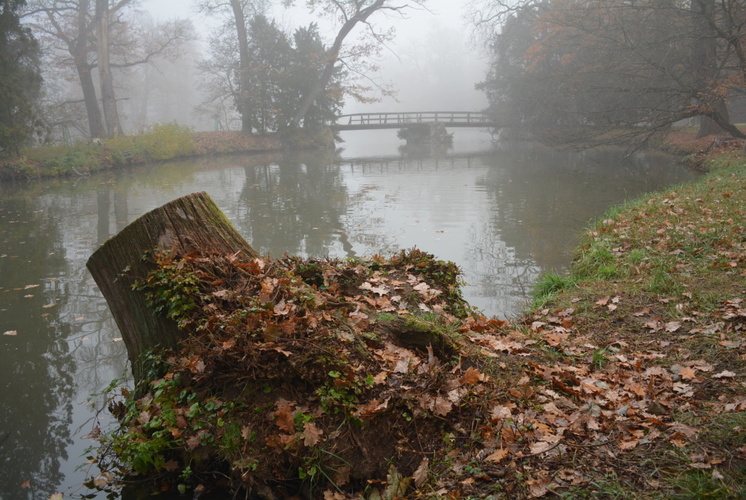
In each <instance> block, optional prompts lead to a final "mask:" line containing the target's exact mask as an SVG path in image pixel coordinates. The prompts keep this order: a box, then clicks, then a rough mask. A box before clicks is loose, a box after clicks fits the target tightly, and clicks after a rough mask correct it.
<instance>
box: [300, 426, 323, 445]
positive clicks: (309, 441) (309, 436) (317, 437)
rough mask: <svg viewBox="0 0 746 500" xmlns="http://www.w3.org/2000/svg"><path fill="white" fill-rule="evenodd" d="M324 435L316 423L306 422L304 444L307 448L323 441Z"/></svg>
mask: <svg viewBox="0 0 746 500" xmlns="http://www.w3.org/2000/svg"><path fill="white" fill-rule="evenodd" d="M323 433H324V431H323V430H321V429H319V428H318V427H317V426H316V424H315V423H313V422H306V424H305V425H304V426H303V444H304V445H306V446H314V445H316V444H317V443H318V442H319V441H321V435H322V434H323Z"/></svg>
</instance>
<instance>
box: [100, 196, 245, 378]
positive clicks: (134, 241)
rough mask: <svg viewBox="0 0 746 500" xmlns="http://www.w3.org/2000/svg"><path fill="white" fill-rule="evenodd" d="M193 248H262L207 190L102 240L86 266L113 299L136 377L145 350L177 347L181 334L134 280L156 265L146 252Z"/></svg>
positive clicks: (111, 303) (226, 250)
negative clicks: (235, 224)
mask: <svg viewBox="0 0 746 500" xmlns="http://www.w3.org/2000/svg"><path fill="white" fill-rule="evenodd" d="M168 250H173V251H174V252H176V253H178V254H187V253H189V252H191V251H194V250H200V251H202V252H210V251H214V252H218V253H222V254H234V253H236V252H242V253H244V254H245V255H247V256H250V257H258V253H257V252H256V250H254V249H253V248H252V247H251V245H250V244H249V243H248V242H247V241H246V240H245V239H244V238H243V237H242V236H241V235H240V234H239V233H238V231H236V229H235V228H234V227H233V225H232V224H231V223H230V221H229V220H228V219H227V218H226V216H225V215H224V214H223V212H222V211H221V210H220V209H219V208H218V207H217V205H215V202H213V200H212V199H211V198H210V197H209V196H208V195H207V193H203V192H202V193H193V194H190V195H187V196H184V197H182V198H178V199H176V200H174V201H172V202H170V203H168V204H166V205H163V206H162V207H160V208H157V209H155V210H152V211H151V212H148V213H147V214H145V215H143V216H142V217H140V218H139V219H137V220H135V221H134V222H132V223H131V224H129V225H128V226H127V227H125V228H124V229H123V230H122V231H121V232H120V233H119V234H117V235H116V236H114V237H112V238H111V239H109V240H108V241H107V242H106V243H104V244H103V245H102V246H101V247H100V248H99V249H98V250H97V251H96V252H95V253H94V254H93V255H92V256H91V257H90V259H88V262H87V264H86V266H87V267H88V270H89V271H90V272H91V275H92V276H93V279H94V280H95V281H96V283H97V284H98V286H99V289H100V290H101V293H102V294H103V295H104V298H105V299H106V301H107V302H108V304H109V308H110V309H111V312H112V314H113V316H114V320H115V321H116V323H117V326H118V327H119V330H120V332H121V333H122V339H123V340H124V343H125V345H126V347H127V353H128V356H129V359H130V362H131V364H132V372H133V375H134V377H135V381H136V382H138V381H140V380H142V379H143V375H144V373H143V369H144V367H143V363H142V359H141V356H140V355H141V354H142V353H143V352H145V351H148V350H150V349H153V348H155V347H159V348H175V347H176V346H177V344H178V341H179V338H180V336H181V335H182V333H180V332H179V330H178V328H177V325H176V323H175V322H174V321H172V320H170V319H168V318H166V317H164V316H162V315H159V314H155V313H154V312H153V310H152V309H151V308H150V307H148V305H147V303H146V299H145V295H144V294H143V293H142V292H139V291H136V290H133V285H134V284H135V283H136V282H138V281H139V280H142V279H143V278H145V277H146V276H147V274H148V272H150V271H151V270H152V268H153V267H152V264H151V263H150V262H149V261H148V260H147V259H144V258H143V257H144V256H145V255H146V254H147V253H148V252H152V251H168Z"/></svg>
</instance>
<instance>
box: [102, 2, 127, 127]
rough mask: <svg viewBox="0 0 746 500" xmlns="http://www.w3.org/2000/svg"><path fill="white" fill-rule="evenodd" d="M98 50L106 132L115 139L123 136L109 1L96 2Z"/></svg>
mask: <svg viewBox="0 0 746 500" xmlns="http://www.w3.org/2000/svg"><path fill="white" fill-rule="evenodd" d="M96 48H97V53H98V74H99V78H100V80H101V81H100V85H101V101H102V103H103V108H104V119H105V120H106V132H107V137H113V136H115V135H121V134H122V125H121V122H120V121H119V111H118V110H117V97H116V93H115V92H114V78H113V77H112V74H111V64H110V61H109V0H96Z"/></svg>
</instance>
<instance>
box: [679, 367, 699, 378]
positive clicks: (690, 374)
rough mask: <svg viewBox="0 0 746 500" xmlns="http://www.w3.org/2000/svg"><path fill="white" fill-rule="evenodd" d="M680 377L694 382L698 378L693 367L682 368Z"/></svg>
mask: <svg viewBox="0 0 746 500" xmlns="http://www.w3.org/2000/svg"><path fill="white" fill-rule="evenodd" d="M679 376H681V378H683V379H684V380H692V379H694V378H695V377H696V373H695V370H694V368H692V367H691V366H687V367H686V368H682V370H681V371H680V372H679Z"/></svg>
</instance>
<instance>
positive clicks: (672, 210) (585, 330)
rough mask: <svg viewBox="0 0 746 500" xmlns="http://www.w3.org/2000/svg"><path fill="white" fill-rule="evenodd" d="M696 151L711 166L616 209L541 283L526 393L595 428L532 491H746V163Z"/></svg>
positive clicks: (529, 328)
mask: <svg viewBox="0 0 746 500" xmlns="http://www.w3.org/2000/svg"><path fill="white" fill-rule="evenodd" d="M738 147H739V146H736V147H735V149H738ZM697 151H701V149H698V148H695V152H694V156H696V158H695V159H696V160H697V161H698V162H699V163H700V164H701V165H703V166H704V167H706V168H707V169H708V170H709V171H710V173H709V174H708V175H706V176H704V177H703V178H701V179H700V180H698V181H697V182H695V183H693V184H690V185H686V186H680V187H677V188H672V189H668V190H666V191H664V192H662V193H658V194H655V195H652V196H650V197H647V198H645V199H642V200H639V201H636V202H634V203H630V204H628V205H626V206H622V207H617V208H614V209H612V210H611V211H610V212H609V213H607V214H606V215H605V216H603V217H601V218H600V219H599V220H598V222H597V223H596V224H595V225H594V226H593V227H591V228H590V229H589V231H588V232H587V234H586V236H585V239H584V240H583V242H582V244H581V245H580V246H579V248H578V250H577V255H576V258H575V260H574V262H573V265H572V267H571V270H570V272H569V273H568V274H563V275H559V274H548V275H545V276H544V277H543V278H542V279H541V280H540V283H539V285H538V291H537V298H536V304H535V306H536V311H535V312H534V313H533V314H531V315H529V316H527V317H526V319H525V322H524V325H523V330H522V334H521V335H522V336H524V337H525V340H523V343H524V344H525V345H526V350H527V351H528V352H530V357H529V358H528V359H530V360H531V361H530V363H531V365H532V366H537V367H541V368H540V369H535V370H533V374H532V375H533V377H532V380H530V381H528V382H527V383H526V384H525V385H523V386H522V387H521V391H522V392H524V393H529V394H531V395H532V396H531V398H530V399H532V400H533V403H534V404H536V405H537V407H541V408H542V409H543V410H544V411H550V412H551V413H552V414H553V418H554V419H555V420H556V419H560V418H567V416H569V415H573V418H574V419H575V421H576V422H577V421H578V419H579V420H580V421H582V420H583V419H585V422H584V423H583V424H582V425H580V426H577V427H578V428H577V429H574V430H573V433H575V432H577V431H580V432H581V433H588V434H592V435H594V436H595V438H594V440H593V444H594V445H593V446H591V447H583V448H573V446H572V445H570V446H568V447H567V449H566V450H565V452H566V454H565V462H564V463H563V465H562V466H558V467H559V468H548V467H546V465H543V466H540V465H536V467H537V468H539V469H544V470H543V472H542V473H540V474H539V473H534V477H535V478H536V479H534V481H535V483H533V488H531V486H532V484H530V483H529V484H528V485H527V486H529V489H528V492H529V496H530V494H531V493H532V492H533V493H534V494H536V495H535V496H538V494H539V493H542V492H545V491H546V492H552V491H554V492H556V493H558V494H560V495H563V496H566V497H568V498H590V497H594V498H596V497H603V498H607V497H608V498H744V496H746V382H745V381H746V338H745V336H746V159H744V157H743V156H742V155H740V154H738V153H735V152H734V151H727V150H725V151H723V150H721V151H715V152H711V153H710V154H709V155H703V154H701V153H698V152H697ZM529 342H531V344H530V345H528V344H529ZM548 403H551V410H548V408H549V405H548ZM565 405H566V406H565ZM570 408H572V409H573V410H574V412H575V413H572V412H571V411H570ZM573 418H571V419H570V421H572V420H573ZM572 427H573V425H570V426H568V430H569V429H572ZM569 435H571V434H570V433H567V432H565V433H564V434H563V439H567V438H568V437H569ZM574 482H576V484H573V483H574Z"/></svg>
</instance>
